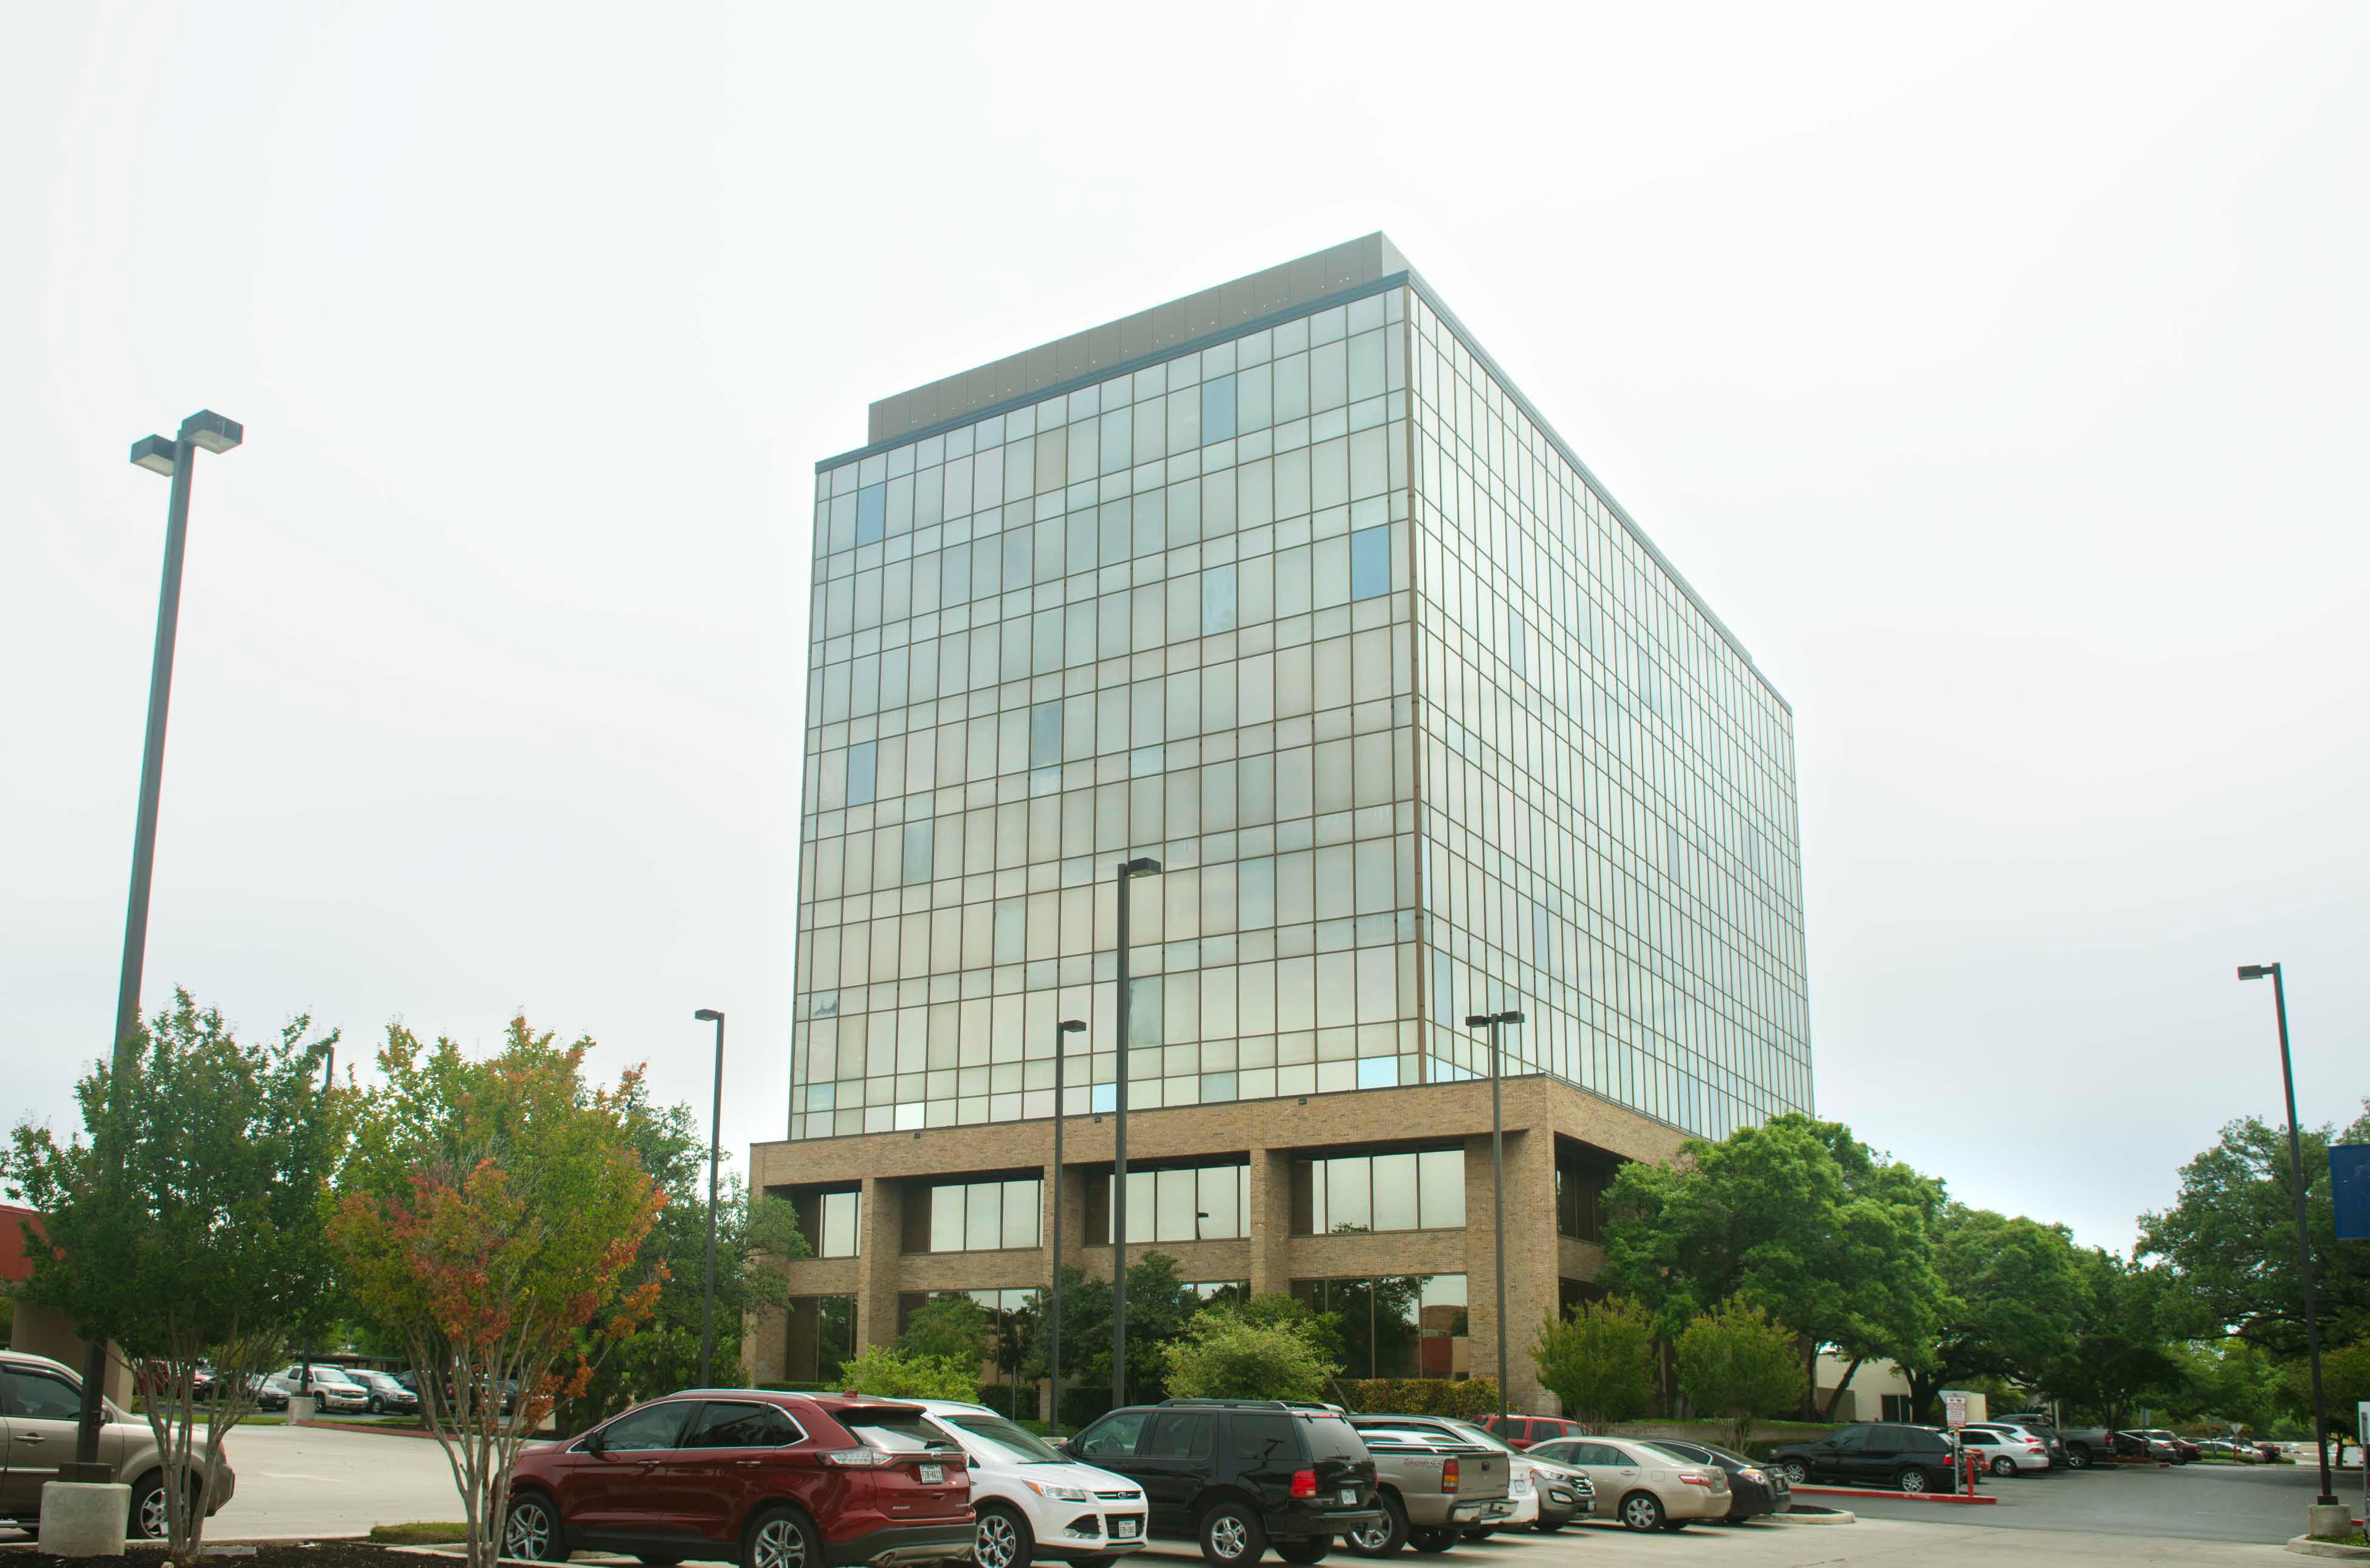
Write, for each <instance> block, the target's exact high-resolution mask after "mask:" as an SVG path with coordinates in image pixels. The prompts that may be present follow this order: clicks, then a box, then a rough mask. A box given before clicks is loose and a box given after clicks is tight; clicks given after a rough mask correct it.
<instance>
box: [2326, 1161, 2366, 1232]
mask: <svg viewBox="0 0 2370 1568" xmlns="http://www.w3.org/2000/svg"><path fill="white" fill-rule="evenodd" d="M2329 1191H2330V1196H2331V1197H2332V1198H2334V1199H2335V1201H2336V1205H2337V1239H2338V1240H2339V1241H2341V1242H2370V1143H2332V1144H2330V1146H2329Z"/></svg>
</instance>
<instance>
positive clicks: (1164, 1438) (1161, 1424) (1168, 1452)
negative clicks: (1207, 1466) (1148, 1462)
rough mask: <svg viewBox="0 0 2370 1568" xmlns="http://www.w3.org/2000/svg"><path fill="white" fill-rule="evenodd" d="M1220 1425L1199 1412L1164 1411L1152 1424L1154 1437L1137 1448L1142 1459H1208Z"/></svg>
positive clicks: (1138, 1455)
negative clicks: (1212, 1441)
mask: <svg viewBox="0 0 2370 1568" xmlns="http://www.w3.org/2000/svg"><path fill="white" fill-rule="evenodd" d="M1217 1425H1218V1424H1217V1423H1216V1422H1215V1421H1214V1420H1212V1419H1211V1418H1210V1417H1209V1416H1207V1415H1205V1414H1202V1413H1198V1412H1196V1413H1186V1412H1183V1411H1174V1410H1171V1411H1163V1412H1162V1413H1161V1414H1160V1416H1159V1417H1158V1419H1156V1420H1155V1421H1154V1422H1153V1424H1152V1436H1151V1437H1150V1438H1148V1439H1147V1440H1146V1441H1145V1442H1144V1443H1143V1444H1142V1445H1141V1446H1140V1447H1139V1448H1138V1449H1137V1457H1138V1458H1139V1459H1208V1458H1209V1457H1210V1445H1211V1439H1212V1437H1213V1436H1214V1435H1215V1433H1216V1431H1217Z"/></svg>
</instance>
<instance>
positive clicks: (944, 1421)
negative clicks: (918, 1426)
mask: <svg viewBox="0 0 2370 1568" xmlns="http://www.w3.org/2000/svg"><path fill="white" fill-rule="evenodd" d="M915 1403H917V1404H919V1405H920V1406H921V1407H922V1409H923V1410H924V1411H925V1412H926V1413H928V1415H929V1418H930V1422H931V1424H932V1425H936V1426H937V1427H938V1429H939V1430H941V1431H943V1432H944V1433H946V1435H947V1436H949V1437H951V1438H953V1439H954V1440H955V1442H956V1443H957V1444H959V1445H960V1446H961V1448H962V1451H963V1454H964V1457H966V1458H967V1459H970V1460H971V1466H970V1469H971V1505H972V1512H973V1513H974V1514H975V1515H976V1516H978V1521H979V1523H978V1534H977V1537H976V1539H975V1541H974V1544H973V1545H972V1562H973V1563H974V1564H976V1565H977V1568H1029V1563H1030V1560H1031V1559H1034V1558H1051V1559H1053V1560H1054V1561H1056V1562H1069V1563H1074V1564H1076V1565H1078V1568H1105V1565H1106V1564H1108V1563H1109V1562H1110V1561H1111V1559H1112V1558H1114V1557H1116V1556H1118V1555H1119V1554H1120V1553H1122V1552H1126V1551H1142V1550H1144V1525H1145V1502H1144V1489H1143V1488H1142V1487H1140V1486H1138V1485H1136V1483H1135V1482H1133V1481H1130V1480H1128V1479H1127V1477H1125V1476H1123V1475H1113V1474H1112V1473H1111V1472H1110V1471H1107V1470H1097V1469H1096V1468H1095V1467H1094V1466H1092V1465H1087V1464H1080V1463H1078V1462H1077V1461H1076V1459H1069V1458H1066V1457H1064V1455H1063V1454H1062V1453H1060V1452H1059V1451H1058V1450H1056V1449H1054V1448H1051V1447H1049V1446H1047V1444H1046V1442H1045V1440H1044V1439H1043V1438H1041V1437H1040V1436H1037V1435H1036V1434H1035V1433H1033V1432H1030V1430H1029V1429H1028V1428H1027V1427H1025V1426H1021V1425H1018V1424H1017V1423H1015V1422H1012V1421H1008V1420H1007V1419H1006V1418H1005V1417H1003V1416H1001V1415H998V1414H996V1413H995V1412H994V1411H992V1410H990V1409H988V1408H987V1406H985V1405H984V1404H966V1403H963V1402H961V1401H960V1400H949V1399H926V1400H916V1401H915Z"/></svg>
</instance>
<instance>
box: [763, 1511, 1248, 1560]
mask: <svg viewBox="0 0 2370 1568" xmlns="http://www.w3.org/2000/svg"><path fill="white" fill-rule="evenodd" d="M1193 1538H1194V1539H1196V1540H1198V1541H1200V1542H1201V1544H1202V1561H1204V1562H1215V1563H1217V1564H1219V1565H1220V1568H1237V1565H1238V1564H1241V1563H1248V1562H1258V1561H1259V1560H1260V1556H1261V1554H1263V1553H1264V1552H1265V1551H1267V1531H1266V1530H1264V1529H1262V1528H1260V1521H1259V1515H1258V1513H1257V1512H1256V1511H1254V1510H1253V1509H1252V1508H1251V1507H1250V1506H1249V1505H1247V1504H1242V1503H1237V1502H1233V1501H1228V1502H1225V1503H1220V1504H1217V1505H1215V1506H1214V1507H1211V1508H1209V1509H1208V1510H1206V1511H1205V1512H1204V1513H1203V1514H1202V1522H1201V1524H1200V1525H1198V1526H1196V1527H1195V1528H1194V1530H1193ZM749 1568H761V1565H759V1564H755V1563H752V1564H750V1565H749Z"/></svg>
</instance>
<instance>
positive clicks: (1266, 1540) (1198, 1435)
mask: <svg viewBox="0 0 2370 1568" xmlns="http://www.w3.org/2000/svg"><path fill="white" fill-rule="evenodd" d="M1069 1452H1070V1455H1071V1457H1072V1458H1074V1459H1078V1460H1081V1461H1082V1462H1084V1463H1087V1464H1090V1465H1099V1466H1101V1467H1102V1468H1103V1469H1105V1470H1108V1471H1117V1472H1118V1473H1119V1474H1121V1475H1123V1476H1125V1477H1127V1478H1128V1479H1129V1480H1130V1481H1133V1482H1139V1483H1140V1484H1141V1485H1142V1486H1143V1487H1144V1494H1145V1499H1146V1502H1147V1507H1148V1510H1149V1512H1150V1514H1151V1518H1150V1520H1149V1522H1148V1523H1147V1525H1146V1533H1148V1534H1151V1535H1155V1536H1161V1537H1166V1538H1167V1539H1171V1540H1192V1541H1199V1542H1200V1543H1201V1547H1202V1556H1203V1557H1205V1558H1207V1559H1208V1560H1209V1561H1210V1562H1216V1563H1221V1564H1224V1565H1225V1568H1243V1565H1247V1564H1249V1563H1252V1562H1258V1561H1259V1559H1260V1553H1262V1552H1264V1551H1266V1550H1267V1549H1268V1547H1269V1546H1271V1545H1272V1546H1273V1547H1274V1548H1275V1553H1276V1555H1277V1556H1278V1557H1281V1558H1283V1560H1284V1561H1285V1562H1319V1561H1321V1560H1322V1559H1323V1558H1324V1556H1325V1554H1326V1552H1327V1551H1329V1550H1331V1548H1332V1545H1333V1541H1334V1538H1335V1537H1337V1536H1345V1535H1348V1534H1350V1533H1351V1532H1352V1531H1353V1530H1363V1529H1368V1528H1372V1527H1373V1526H1374V1525H1375V1523H1376V1522H1377V1521H1378V1520H1380V1518H1381V1517H1382V1514H1381V1509H1380V1505H1378V1504H1377V1503H1376V1502H1375V1460H1374V1456H1373V1455H1371V1454H1369V1453H1367V1452H1366V1445H1365V1443H1364V1442H1363V1440H1362V1439H1361V1438H1360V1437H1359V1436H1358V1434H1357V1433H1356V1432H1355V1431H1354V1430H1352V1427H1351V1425H1350V1424H1349V1423H1348V1422H1347V1421H1344V1420H1342V1419H1341V1417H1340V1414H1339V1413H1336V1412H1334V1411H1333V1410H1332V1409H1331V1408H1330V1407H1329V1406H1323V1405H1313V1406H1312V1405H1307V1404H1297V1403H1294V1402H1288V1401H1284V1400H1195V1399H1183V1400H1176V1399H1173V1400H1168V1401H1166V1402H1162V1403H1160V1404H1156V1405H1132V1406H1128V1407H1126V1408H1123V1409H1120V1410H1114V1411H1112V1412H1111V1413H1110V1414H1109V1415H1106V1416H1104V1417H1103V1418H1102V1419H1101V1420H1099V1421H1098V1422H1096V1423H1095V1424H1094V1425H1091V1426H1088V1427H1087V1429H1086V1430H1085V1431H1083V1432H1080V1433H1079V1434H1078V1435H1077V1436H1075V1437H1073V1438H1071V1439H1070V1442H1069Z"/></svg>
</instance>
